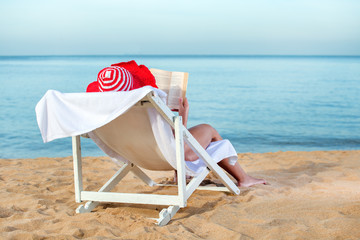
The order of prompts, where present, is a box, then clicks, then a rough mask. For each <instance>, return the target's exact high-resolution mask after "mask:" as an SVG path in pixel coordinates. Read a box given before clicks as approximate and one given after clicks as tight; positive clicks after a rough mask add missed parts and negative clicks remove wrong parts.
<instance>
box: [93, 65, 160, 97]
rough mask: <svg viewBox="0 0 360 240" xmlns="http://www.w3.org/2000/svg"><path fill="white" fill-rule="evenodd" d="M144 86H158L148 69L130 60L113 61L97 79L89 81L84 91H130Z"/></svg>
mask: <svg viewBox="0 0 360 240" xmlns="http://www.w3.org/2000/svg"><path fill="white" fill-rule="evenodd" d="M144 86H152V87H154V88H158V87H157V86H156V81H155V77H154V76H153V75H152V74H151V72H150V71H149V69H148V68H147V67H146V66H145V65H138V64H137V63H136V62H135V61H134V60H131V61H129V62H120V63H114V64H111V66H110V67H107V68H104V69H103V70H101V71H100V72H99V74H98V77H97V81H94V82H92V83H90V84H89V85H88V86H87V88H86V92H110V91H131V90H134V89H138V88H141V87H144Z"/></svg>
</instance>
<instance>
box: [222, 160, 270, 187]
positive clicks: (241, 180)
mask: <svg viewBox="0 0 360 240" xmlns="http://www.w3.org/2000/svg"><path fill="white" fill-rule="evenodd" d="M218 164H219V166H220V167H222V168H223V169H224V170H225V171H227V172H228V173H229V174H230V175H231V176H233V177H234V178H235V179H236V181H237V185H238V186H239V187H250V186H253V185H256V184H266V181H265V180H264V179H259V178H254V177H252V176H250V175H248V174H247V173H246V172H245V171H244V170H243V169H242V168H241V166H240V164H239V163H238V162H236V163H235V165H231V164H230V163H229V159H227V158H225V159H223V160H221V161H220V162H219V163H218Z"/></svg>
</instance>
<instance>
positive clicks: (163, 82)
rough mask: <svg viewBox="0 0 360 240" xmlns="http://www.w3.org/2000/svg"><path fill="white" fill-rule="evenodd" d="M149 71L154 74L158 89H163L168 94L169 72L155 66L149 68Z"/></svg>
mask: <svg viewBox="0 0 360 240" xmlns="http://www.w3.org/2000/svg"><path fill="white" fill-rule="evenodd" d="M150 72H151V73H152V74H153V75H154V77H155V80H156V85H157V86H158V87H159V89H161V90H163V91H164V92H166V94H167V95H169V90H170V84H171V72H169V71H165V70H160V69H155V68H151V69H150Z"/></svg>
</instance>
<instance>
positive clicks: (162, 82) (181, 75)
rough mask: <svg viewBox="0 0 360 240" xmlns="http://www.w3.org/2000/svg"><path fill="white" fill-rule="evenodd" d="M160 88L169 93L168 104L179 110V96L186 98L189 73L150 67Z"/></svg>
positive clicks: (171, 107)
mask: <svg viewBox="0 0 360 240" xmlns="http://www.w3.org/2000/svg"><path fill="white" fill-rule="evenodd" d="M150 71H151V73H152V74H153V75H154V77H155V80H156V85H157V86H158V87H159V89H161V90H163V91H164V92H166V93H167V105H168V107H169V108H170V109H172V110H175V111H177V110H179V98H185V94H186V87H187V82H188V77H189V74H188V73H186V72H169V71H165V70H160V69H155V68H151V69H150Z"/></svg>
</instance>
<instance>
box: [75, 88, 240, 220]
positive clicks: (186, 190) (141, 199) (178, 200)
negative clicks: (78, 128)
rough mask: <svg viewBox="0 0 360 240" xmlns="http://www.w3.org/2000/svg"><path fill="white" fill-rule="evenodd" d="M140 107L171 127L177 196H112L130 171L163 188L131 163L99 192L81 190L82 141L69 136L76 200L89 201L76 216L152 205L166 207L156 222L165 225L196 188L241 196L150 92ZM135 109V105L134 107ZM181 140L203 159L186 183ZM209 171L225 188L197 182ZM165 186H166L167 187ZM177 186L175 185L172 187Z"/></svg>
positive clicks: (134, 194)
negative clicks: (105, 205) (106, 207)
mask: <svg viewBox="0 0 360 240" xmlns="http://www.w3.org/2000/svg"><path fill="white" fill-rule="evenodd" d="M139 102H141V104H142V105H143V104H150V105H151V106H152V107H154V108H155V109H156V110H157V111H158V112H159V113H160V114H161V116H162V117H163V118H164V119H165V120H166V121H167V122H168V123H169V124H170V126H171V127H172V128H173V129H174V131H175V143H176V166H177V179H178V184H177V187H178V194H177V195H158V194H143V193H115V192H110V191H111V190H112V189H113V188H114V187H115V186H116V185H117V184H118V183H119V182H120V181H121V179H123V178H124V177H125V176H126V174H127V173H128V172H130V171H132V172H133V173H134V174H135V175H136V176H137V177H139V178H140V179H141V180H142V181H144V182H145V183H146V184H148V185H149V186H165V185H162V184H157V183H155V182H154V181H153V180H151V179H150V177H148V176H147V175H146V174H145V173H144V172H143V171H142V170H141V169H140V168H139V167H137V166H136V165H135V164H133V163H127V164H124V165H123V166H122V167H121V168H120V169H119V170H118V171H117V172H116V173H115V174H114V175H113V176H112V177H111V178H110V179H109V180H108V181H107V182H106V183H105V185H104V186H102V187H101V188H100V190H99V191H98V192H95V191H84V190H83V182H82V159H81V141H80V136H74V137H72V146H73V163H74V182H75V200H76V202H79V203H80V202H83V201H88V202H87V203H86V204H84V205H80V206H79V207H78V208H77V209H76V212H77V213H84V212H91V211H92V210H93V209H94V208H95V207H96V206H97V205H98V204H100V203H101V202H116V203H133V204H151V205H169V207H168V208H164V209H163V210H162V211H161V212H160V214H159V218H158V219H156V223H157V225H160V226H164V225H166V224H167V223H168V222H169V221H170V220H171V218H172V217H173V216H174V215H175V213H176V212H177V211H178V210H179V209H180V208H183V207H186V204H187V200H188V198H189V197H190V196H191V194H192V193H193V192H194V191H195V190H196V189H205V190H216V191H224V190H225V191H230V192H232V193H233V194H236V195H238V194H240V190H239V188H238V187H237V186H236V185H235V184H234V183H233V182H232V181H231V179H230V178H229V177H228V176H227V175H226V174H225V172H224V171H223V170H222V169H221V168H220V167H219V166H218V164H217V163H215V162H214V161H213V159H212V158H211V157H210V155H209V154H208V153H207V152H206V151H205V149H204V148H203V147H202V146H201V145H200V144H199V143H198V142H197V141H196V139H195V138H194V137H193V136H192V135H191V134H190V132H189V131H188V130H187V129H186V128H185V127H184V126H183V125H182V119H181V116H176V115H175V114H174V113H173V112H172V111H171V110H170V109H169V108H168V107H167V106H166V104H165V103H164V102H163V101H162V100H161V99H160V98H159V97H158V96H156V95H154V94H153V93H152V92H150V93H148V94H147V95H146V96H145V97H144V98H143V99H142V100H140V101H139ZM133 107H136V106H133ZM184 140H185V141H186V143H187V144H188V145H189V146H190V147H191V148H192V150H193V151H194V152H195V153H196V154H197V155H198V156H199V157H200V158H201V159H203V160H204V162H205V163H206V165H207V168H205V169H204V170H203V171H202V172H201V173H200V174H199V175H197V176H196V177H194V178H193V179H192V180H191V181H190V182H189V183H188V184H186V174H185V172H186V171H185V159H184ZM209 171H213V173H214V174H215V175H216V176H217V177H218V178H219V179H220V180H221V182H222V183H223V184H224V185H225V187H200V186H199V185H200V183H201V182H202V181H203V180H204V179H205V177H206V176H207V175H208V173H209ZM166 186H168V185H166ZM175 186H176V185H175Z"/></svg>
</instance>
